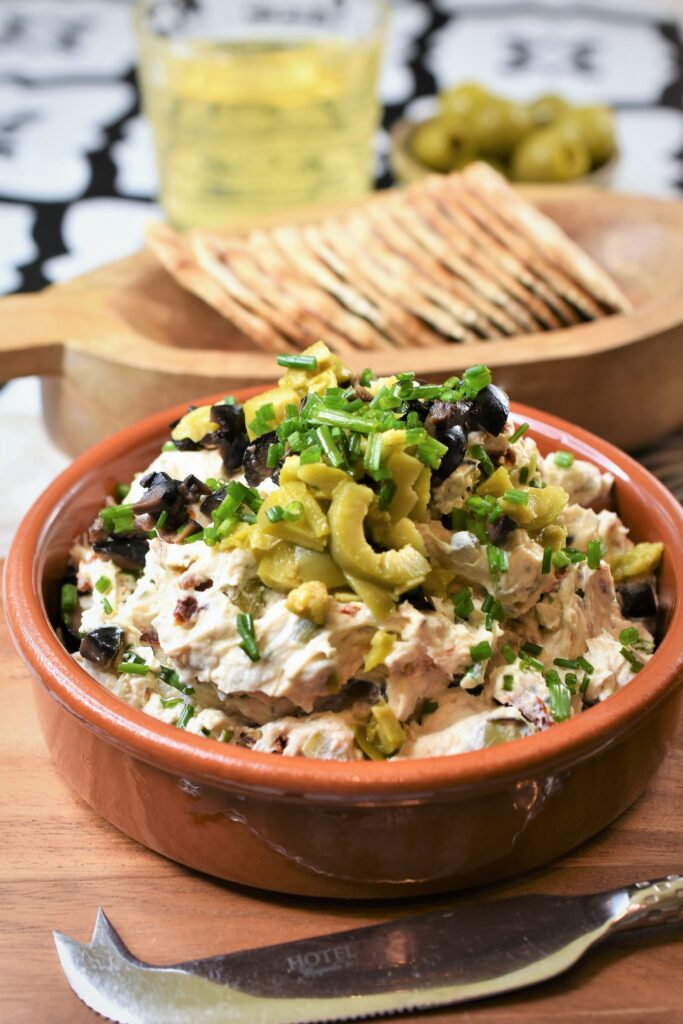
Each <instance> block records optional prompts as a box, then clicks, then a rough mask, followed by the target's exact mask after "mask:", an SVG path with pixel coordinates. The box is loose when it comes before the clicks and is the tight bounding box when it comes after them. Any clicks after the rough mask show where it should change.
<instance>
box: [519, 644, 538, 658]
mask: <svg viewBox="0 0 683 1024" xmlns="http://www.w3.org/2000/svg"><path fill="white" fill-rule="evenodd" d="M522 652H523V653H524V654H530V655H531V656H532V657H533V658H535V657H537V656H538V655H539V654H542V653H543V648H542V647H541V645H540V644H534V643H532V642H531V640H527V641H525V643H523V644H522Z"/></svg>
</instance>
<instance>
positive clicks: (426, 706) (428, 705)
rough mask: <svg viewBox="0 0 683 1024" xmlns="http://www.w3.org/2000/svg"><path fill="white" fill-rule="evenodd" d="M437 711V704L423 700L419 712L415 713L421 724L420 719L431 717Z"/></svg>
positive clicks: (433, 701)
mask: <svg viewBox="0 0 683 1024" xmlns="http://www.w3.org/2000/svg"><path fill="white" fill-rule="evenodd" d="M438 710H439V705H438V702H437V701H435V700H424V701H423V702H422V705H421V706H420V710H419V711H418V713H417V720H418V722H419V723H420V724H422V719H423V718H426V717H427V715H433V714H434V712H435V711H438Z"/></svg>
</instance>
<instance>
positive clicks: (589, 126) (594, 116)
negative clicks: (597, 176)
mask: <svg viewBox="0 0 683 1024" xmlns="http://www.w3.org/2000/svg"><path fill="white" fill-rule="evenodd" d="M557 128H558V129H559V130H560V131H562V132H563V133H564V134H565V135H566V136H567V137H573V138H580V139H581V140H582V141H583V142H584V143H585V145H586V146H587V147H588V151H589V153H590V157H591V162H592V164H593V166H599V165H600V164H604V163H606V161H607V160H609V159H610V158H611V157H613V156H614V154H615V153H616V151H617V138H616V133H615V128H614V114H613V112H612V110H611V109H610V108H609V107H606V106H603V105H601V104H595V105H594V106H591V107H575V108H574V109H573V110H570V111H568V112H567V113H565V114H563V115H562V116H561V117H560V118H559V120H558V121H557Z"/></svg>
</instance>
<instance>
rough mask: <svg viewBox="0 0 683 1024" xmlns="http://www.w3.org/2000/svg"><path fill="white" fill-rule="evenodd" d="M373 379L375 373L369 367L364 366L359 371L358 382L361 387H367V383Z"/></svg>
mask: <svg viewBox="0 0 683 1024" xmlns="http://www.w3.org/2000/svg"><path fill="white" fill-rule="evenodd" d="M375 379H376V378H375V375H374V373H373V372H372V370H371V369H370V367H369V366H366V367H365V369H364V370H363V372H362V373H361V375H360V377H359V378H358V382H359V383H360V385H361V386H362V387H364V388H367V387H368V385H369V384H371V383H372V381H373V380H375Z"/></svg>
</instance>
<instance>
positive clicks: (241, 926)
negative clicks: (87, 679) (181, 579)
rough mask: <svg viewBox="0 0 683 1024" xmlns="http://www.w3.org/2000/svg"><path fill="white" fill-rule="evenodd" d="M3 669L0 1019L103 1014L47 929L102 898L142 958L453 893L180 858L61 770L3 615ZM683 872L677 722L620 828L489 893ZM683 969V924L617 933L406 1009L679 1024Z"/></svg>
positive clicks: (519, 1023)
mask: <svg viewBox="0 0 683 1024" xmlns="http://www.w3.org/2000/svg"><path fill="white" fill-rule="evenodd" d="M9 598H10V599H11V595H9ZM0 679H1V680H2V694H3V698H2V715H0V723H1V725H0V729H1V731H2V734H1V737H0V743H1V749H2V758H1V761H0V764H1V770H2V778H1V779H0V794H1V797H0V849H1V851H2V852H1V854H0V878H1V879H2V881H1V882H0V1021H2V1022H3V1024H85V1022H91V1021H92V1022H94V1021H96V1020H99V1019H101V1018H99V1017H97V1016H96V1015H95V1014H94V1013H92V1012H91V1011H90V1010H88V1009H87V1008H86V1007H85V1006H84V1005H83V1004H81V1003H80V1002H79V1001H78V1000H77V998H76V997H75V996H74V995H73V993H72V992H71V990H70V988H69V986H68V985H67V982H66V980H65V978H64V977H63V975H62V973H61V969H60V967H59V963H58V960H57V956H56V953H55V948H54V945H53V942H52V937H51V930H52V929H53V928H57V929H59V930H60V931H63V932H65V933H66V934H67V935H70V936H73V937H74V938H77V939H79V940H81V941H86V940H88V939H89V938H90V933H91V931H92V927H93V924H94V921H95V914H96V911H97V907H98V906H100V905H102V906H103V907H104V908H105V909H106V911H107V913H108V914H109V916H110V918H111V921H112V923H113V924H114V926H115V927H116V928H117V929H118V930H119V931H120V933H121V936H122V938H123V939H124V941H125V942H126V943H127V944H128V945H129V946H130V948H131V949H132V951H133V952H134V953H136V954H137V955H139V956H140V957H142V958H143V959H147V960H150V961H153V962H155V963H164V962H167V963H168V962H173V961H178V960H181V959H187V958H189V957H204V956H210V955H213V954H217V953H221V952H231V951H234V950H238V949H246V948H249V947H254V946H261V945H266V944H269V943H273V942H279V941H287V940H292V939H300V938H305V937H306V936H310V935H315V934H322V933H325V932H328V931H332V930H338V929H341V928H346V927H352V926H354V925H360V924H365V923H371V922H378V921H383V920H387V919H388V918H391V917H392V916H395V915H399V914H400V915H403V914H410V913H414V912H416V911H418V910H419V911H424V910H425V909H429V908H431V907H434V906H442V905H444V904H445V903H446V902H448V897H443V898H441V899H440V900H435V899H434V898H430V899H422V900H413V901H411V902H408V903H399V904H396V903H394V904H392V903H388V902H384V903H374V904H371V903H360V904H356V903H343V902H324V901H310V900H309V901H306V900H304V899H301V898H297V897H281V896H274V895H267V894H264V893H260V892H256V891H248V890H245V889H239V888H237V887H235V886H231V885H228V884H227V883H223V882H217V881H214V880H212V879H210V878H207V877H204V876H201V875H199V874H196V873H194V872H192V871H189V870H187V869H185V868H182V867H179V866H178V865H176V864H173V863H171V862H170V861H167V860H165V859H163V858H162V857H160V856H158V855H157V854H154V853H152V852H150V851H149V850H146V849H144V848H143V847H141V846H139V845H138V844H137V843H135V842H134V841H133V840H131V839H128V838H127V837H126V836H124V835H122V834H121V833H119V832H117V831H116V830H115V829H114V828H113V827H112V826H110V825H108V824H107V823H106V822H104V821H102V820H100V819H99V818H98V817H97V816H96V815H95V814H94V812H92V811H91V810H90V808H89V807H88V806H87V805H86V804H84V803H83V802H82V801H81V800H80V799H79V798H78V797H76V796H75V795H74V794H73V793H72V792H71V791H70V790H69V789H68V787H67V786H66V784H65V783H64V782H62V780H61V778H59V777H58V775H57V774H56V772H55V771H54V770H53V768H52V766H51V764H50V761H49V759H48V756H47V753H46V750H45V747H44V744H43V741H42V737H41V736H40V735H39V733H38V727H37V723H36V719H35V715H34V710H33V705H32V699H31V693H30V683H29V676H28V673H27V671H26V670H25V669H24V667H23V665H22V664H21V663H20V661H19V659H18V657H17V656H16V654H15V653H14V651H13V649H12V646H11V642H10V640H9V637H8V634H7V629H6V627H5V625H4V617H2V615H0ZM681 726H683V722H682V723H681ZM681 871H683V728H681V727H679V730H678V736H677V741H676V744H675V747H674V749H673V750H672V751H671V752H670V753H669V756H668V758H667V759H666V761H665V763H664V765H663V767H662V768H661V770H660V772H659V774H658V776H657V778H656V780H655V781H654V783H653V784H652V786H651V788H650V790H649V791H648V792H647V793H646V794H645V796H644V797H642V798H641V800H639V801H638V803H637V804H636V805H635V806H634V807H633V808H632V809H631V810H630V811H629V812H628V813H627V814H625V815H624V816H623V817H622V818H621V819H620V820H619V821H618V822H617V823H616V824H615V825H614V826H612V827H611V828H610V829H608V830H607V831H605V832H604V833H602V834H601V835H600V836H599V837H598V838H597V839H595V840H593V841H592V842H590V843H587V844H586V845H584V846H583V847H581V848H580V849H579V850H577V851H575V852H574V853H572V854H570V855H568V856H567V857H565V858H563V859H562V860H561V861H558V862H557V863H555V864H553V865H551V866H550V867H549V868H547V869H545V870H543V871H539V872H537V873H535V874H533V875H531V876H526V877H524V878H522V879H519V880H517V881H515V882H512V883H507V884H505V885H500V886H496V887H495V888H491V889H488V890H486V892H485V893H482V895H484V896H489V895H493V894H495V895H507V894H512V893H524V892H555V893H579V892H592V891H598V890H600V889H607V888H613V887H616V886H619V885H623V884H626V883H628V882H633V881H636V880H639V879H645V878H652V877H655V876H661V875H666V874H670V873H673V872H681ZM453 899H454V900H455V899H456V898H455V897H453ZM682 978H683V927H680V926H679V927H678V928H676V927H675V926H668V927H660V928H659V929H650V930H644V931H641V932H632V933H626V934H624V935H622V936H619V937H615V938H613V939H611V940H609V942H607V943H606V944H605V945H604V946H602V947H598V948H597V949H596V950H595V951H594V952H592V953H590V954H589V955H588V956H587V957H586V958H585V960H584V961H583V962H582V963H581V964H580V965H579V966H578V967H577V968H575V969H574V970H573V971H571V972H569V973H568V974H567V975H565V976H564V977H561V978H559V979H556V980H554V981H551V982H547V983H545V984H544V985H542V986H539V987H537V988H535V989H532V990H526V991H524V992H520V993H517V994H513V995H510V996H506V997H500V998H497V999H494V1000H491V1001H488V1002H481V1003H478V1004H470V1005H469V1006H465V1007H459V1008H455V1009H451V1010H440V1011H434V1012H432V1013H427V1014H411V1015H408V1016H407V1017H404V1018H401V1019H404V1020H409V1021H425V1022H430V1024H444V1022H446V1021H458V1022H460V1021H463V1022H473V1024H575V1022H579V1024H588V1022H591V1021H596V1022H599V1024H617V1022H619V1024H621V1022H626V1024H640V1022H645V1024H655V1022H657V1024H658V1022H660V1021H661V1022H662V1024H664V1022H666V1024H678V1022H683V985H681V979H682ZM392 1019H393V1018H392ZM188 1024H194V1022H192V1021H188Z"/></svg>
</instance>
